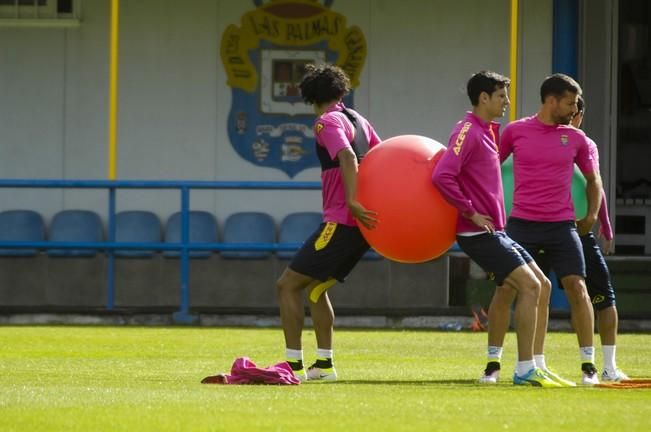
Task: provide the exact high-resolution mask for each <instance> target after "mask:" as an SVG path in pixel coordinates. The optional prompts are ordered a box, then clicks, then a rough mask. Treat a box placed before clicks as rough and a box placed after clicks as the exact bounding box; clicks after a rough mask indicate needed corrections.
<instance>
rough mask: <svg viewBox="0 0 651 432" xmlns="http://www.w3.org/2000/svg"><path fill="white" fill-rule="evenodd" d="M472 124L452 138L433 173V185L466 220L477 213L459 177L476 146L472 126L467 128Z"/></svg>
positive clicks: (464, 127) (454, 134)
mask: <svg viewBox="0 0 651 432" xmlns="http://www.w3.org/2000/svg"><path fill="white" fill-rule="evenodd" d="M470 124H471V123H465V124H464V126H463V127H462V128H461V130H460V131H458V132H455V133H453V134H452V135H451V136H450V140H449V142H448V148H447V149H446V150H445V152H444V153H443V156H442V157H441V159H440V160H439V161H438V163H437V164H436V166H435V167H434V172H433V173H432V183H433V184H434V185H435V186H436V187H437V188H438V189H439V191H440V192H441V195H443V197H444V198H445V199H446V201H448V202H449V203H450V204H452V205H453V206H454V207H456V208H457V209H458V210H459V212H460V213H461V215H462V216H464V217H466V218H469V217H471V216H472V215H474V214H475V213H476V212H477V211H476V210H475V208H474V207H473V205H472V201H470V200H469V199H468V197H466V195H465V194H464V192H463V190H462V189H461V185H460V184H459V176H460V175H461V172H462V170H463V166H464V164H465V163H466V162H467V160H468V158H469V157H470V155H471V154H472V151H473V145H474V144H475V139H474V138H473V136H471V134H469V132H470V128H471V126H468V127H467V128H466V125H470Z"/></svg>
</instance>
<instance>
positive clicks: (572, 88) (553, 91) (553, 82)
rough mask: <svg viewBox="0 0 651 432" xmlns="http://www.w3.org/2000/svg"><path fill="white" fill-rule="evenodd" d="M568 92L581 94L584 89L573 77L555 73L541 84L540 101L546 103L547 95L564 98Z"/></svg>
mask: <svg viewBox="0 0 651 432" xmlns="http://www.w3.org/2000/svg"><path fill="white" fill-rule="evenodd" d="M566 92H570V93H574V94H577V95H579V96H580V95H581V94H582V93H583V90H581V86H580V85H579V83H578V82H576V81H575V80H574V79H573V78H572V77H570V76H568V75H565V74H562V73H555V74H553V75H550V76H548V77H547V78H545V81H543V83H542V85H541V86H540V101H541V102H542V103H545V99H547V96H554V97H556V98H562V97H563V96H565V93H566Z"/></svg>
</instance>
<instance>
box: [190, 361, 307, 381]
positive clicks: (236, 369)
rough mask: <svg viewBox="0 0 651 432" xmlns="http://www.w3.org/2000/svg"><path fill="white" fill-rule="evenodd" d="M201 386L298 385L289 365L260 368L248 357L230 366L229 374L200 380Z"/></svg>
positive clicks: (280, 364) (284, 363)
mask: <svg viewBox="0 0 651 432" xmlns="http://www.w3.org/2000/svg"><path fill="white" fill-rule="evenodd" d="M201 383H202V384H300V383H301V381H300V380H299V379H298V378H296V375H294V372H292V368H291V366H289V363H287V362H286V361H285V362H280V363H278V364H275V365H273V366H269V367H266V368H260V367H258V366H256V364H255V363H254V362H253V361H252V360H251V359H250V358H248V357H239V358H237V359H235V361H234V362H233V366H231V373H230V375H229V374H218V375H213V376H209V377H206V378H204V379H202V380H201Z"/></svg>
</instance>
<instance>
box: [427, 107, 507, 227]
mask: <svg viewBox="0 0 651 432" xmlns="http://www.w3.org/2000/svg"><path fill="white" fill-rule="evenodd" d="M498 130H499V124H498V123H495V122H490V123H486V122H485V121H483V120H482V119H480V118H479V117H477V116H476V115H474V114H473V113H472V112H467V113H466V115H465V117H464V118H463V120H461V121H460V122H458V123H457V125H456V127H455V128H454V130H453V131H452V134H451V135H450V139H449V140H448V148H447V149H446V150H445V153H444V154H443V157H442V158H441V159H440V160H439V162H438V163H437V164H436V167H435V168H434V173H433V174H432V183H434V185H436V187H438V188H439V190H440V191H441V194H442V195H443V197H444V198H445V199H446V200H447V201H448V202H449V203H450V204H452V205H453V206H455V207H456V208H457V209H458V210H459V218H458V219H457V233H474V232H481V231H482V229H481V228H480V227H478V226H477V225H475V224H474V223H473V222H472V221H471V220H470V219H468V218H469V217H471V216H472V215H474V214H475V213H481V214H484V215H488V216H490V217H491V218H492V219H493V224H494V225H495V229H496V230H497V231H502V230H504V224H505V222H506V216H505V212H504V190H503V188H502V173H501V171H500V159H499V154H498V151H497V145H496V141H497V135H498Z"/></svg>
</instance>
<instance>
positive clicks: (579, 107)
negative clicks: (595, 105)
mask: <svg viewBox="0 0 651 432" xmlns="http://www.w3.org/2000/svg"><path fill="white" fill-rule="evenodd" d="M576 108H577V110H578V112H580V113H582V112H583V111H584V110H585V101H584V100H583V96H581V95H579V99H578V100H577V101H576Z"/></svg>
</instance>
